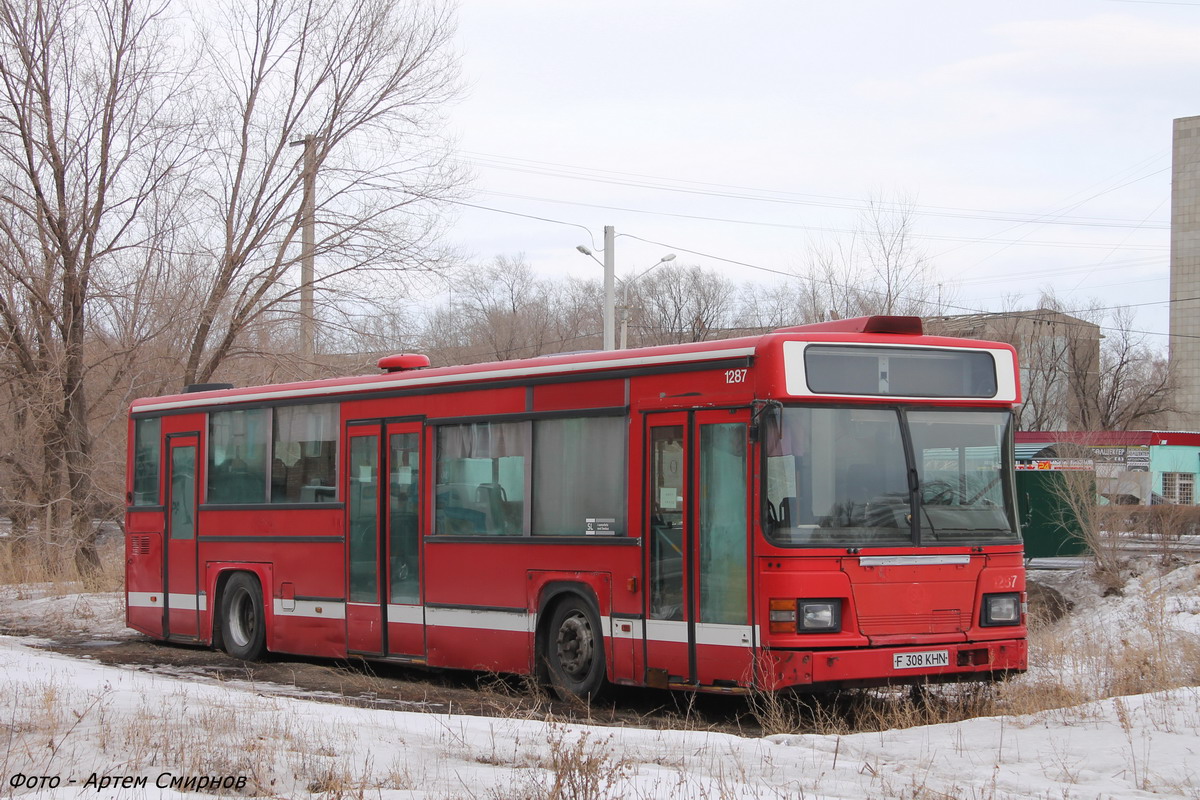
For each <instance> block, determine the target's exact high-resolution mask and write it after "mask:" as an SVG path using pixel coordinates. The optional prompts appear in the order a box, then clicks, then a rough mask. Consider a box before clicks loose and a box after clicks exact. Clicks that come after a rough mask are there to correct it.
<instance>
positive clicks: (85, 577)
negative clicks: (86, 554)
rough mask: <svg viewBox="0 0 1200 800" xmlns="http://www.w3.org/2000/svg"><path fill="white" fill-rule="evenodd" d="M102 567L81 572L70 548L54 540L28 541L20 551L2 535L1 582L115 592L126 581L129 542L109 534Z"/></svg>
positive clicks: (55, 590) (57, 591)
mask: <svg viewBox="0 0 1200 800" xmlns="http://www.w3.org/2000/svg"><path fill="white" fill-rule="evenodd" d="M99 556H100V567H99V569H98V570H96V571H94V572H88V573H80V571H79V569H78V567H77V565H76V562H75V559H74V558H73V557H72V556H71V552H69V551H68V549H65V548H62V547H57V546H55V545H53V544H46V543H40V542H39V543H35V544H27V545H25V546H24V547H23V548H22V549H21V550H20V552H17V551H16V549H15V546H14V543H13V541H12V540H10V539H7V538H2V539H0V585H8V586H16V587H18V588H19V587H30V586H36V587H38V589H37V590H38V592H39V593H40V594H41V595H42V596H45V595H47V594H54V595H64V594H74V593H76V592H115V591H119V590H120V589H121V588H122V587H123V586H124V585H125V542H124V540H123V539H122V538H121V537H118V536H113V537H108V538H106V539H104V540H102V541H101V542H100V545H99Z"/></svg>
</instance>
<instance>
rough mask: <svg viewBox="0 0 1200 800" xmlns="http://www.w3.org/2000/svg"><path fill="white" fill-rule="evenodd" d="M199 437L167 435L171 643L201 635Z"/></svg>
mask: <svg viewBox="0 0 1200 800" xmlns="http://www.w3.org/2000/svg"><path fill="white" fill-rule="evenodd" d="M199 449H200V435H199V434H198V433H171V434H167V525H166V557H165V558H164V559H163V600H164V608H163V628H164V632H165V633H166V635H167V638H170V639H189V640H190V639H196V638H197V637H198V636H199V633H200V599H201V595H200V590H199V574H198V564H197V555H198V554H197V551H196V499H197V475H198V470H197V460H198V459H197V453H198V452H199Z"/></svg>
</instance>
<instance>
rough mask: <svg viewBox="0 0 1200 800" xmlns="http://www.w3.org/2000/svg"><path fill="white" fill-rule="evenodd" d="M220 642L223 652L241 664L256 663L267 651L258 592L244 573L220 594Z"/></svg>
mask: <svg viewBox="0 0 1200 800" xmlns="http://www.w3.org/2000/svg"><path fill="white" fill-rule="evenodd" d="M221 638H222V641H223V642H224V645H225V652H226V653H229V655H231V656H233V657H234V658H240V659H242V660H243V661H257V660H258V659H260V658H262V656H263V654H264V653H265V652H266V651H267V645H266V639H267V637H266V616H265V615H264V614H263V599H262V588H261V587H260V586H259V585H258V580H257V579H256V578H254V577H253V576H252V575H249V574H247V573H245V572H239V573H237V574H235V575H233V577H231V578H230V579H229V582H228V583H227V584H225V591H224V592H222V593H221Z"/></svg>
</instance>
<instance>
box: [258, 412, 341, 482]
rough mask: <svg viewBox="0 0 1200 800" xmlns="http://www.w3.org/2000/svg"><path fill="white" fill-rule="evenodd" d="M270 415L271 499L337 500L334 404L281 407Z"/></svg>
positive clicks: (335, 413)
mask: <svg viewBox="0 0 1200 800" xmlns="http://www.w3.org/2000/svg"><path fill="white" fill-rule="evenodd" d="M273 417H274V420H273V422H272V428H273V431H274V435H273V437H272V450H271V454H272V458H271V502H272V503H332V502H334V501H335V500H337V486H336V484H337V481H336V480H335V479H334V477H335V472H334V471H335V469H336V465H337V407H336V406H334V405H333V404H322V405H312V406H290V407H288V406H284V407H280V408H276V409H274V414H273Z"/></svg>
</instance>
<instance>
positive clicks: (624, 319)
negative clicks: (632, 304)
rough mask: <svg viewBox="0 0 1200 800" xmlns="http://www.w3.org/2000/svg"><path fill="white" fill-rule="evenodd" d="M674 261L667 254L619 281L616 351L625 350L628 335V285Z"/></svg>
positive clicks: (673, 255) (673, 258) (672, 256)
mask: <svg viewBox="0 0 1200 800" xmlns="http://www.w3.org/2000/svg"><path fill="white" fill-rule="evenodd" d="M674 260H675V254H674V253H667V254H666V255H665V256H663V257H662V258H660V259H659V260H658V261H656V262H654V263H653V264H651V265H650V266H648V267H646V268H645V269H644V270H642V271H641V272H639V273H638V274H637V275H634V276H633V277H632V278H626V279H625V280H623V281H621V346H620V347H619V348H618V349H620V350H624V349H625V344H626V336H627V335H628V331H629V284H631V283H633V282H634V281H636V280H638V279H639V278H642V277H645V275H646V273H647V272H649V271H650V270H652V269H654V268H655V267H657V266H659V265H661V264H666V263H667V262H668V261H674Z"/></svg>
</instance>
